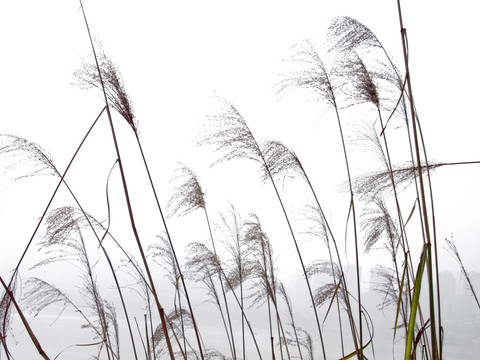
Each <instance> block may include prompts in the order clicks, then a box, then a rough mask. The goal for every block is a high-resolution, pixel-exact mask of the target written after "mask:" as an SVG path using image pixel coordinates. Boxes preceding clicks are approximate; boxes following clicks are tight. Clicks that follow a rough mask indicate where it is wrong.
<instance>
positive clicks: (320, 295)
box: [306, 260, 347, 307]
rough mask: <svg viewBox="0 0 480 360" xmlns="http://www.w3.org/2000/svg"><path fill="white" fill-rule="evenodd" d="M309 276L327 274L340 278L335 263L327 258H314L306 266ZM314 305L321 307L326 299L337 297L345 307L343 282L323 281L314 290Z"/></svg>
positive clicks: (330, 276)
mask: <svg viewBox="0 0 480 360" xmlns="http://www.w3.org/2000/svg"><path fill="white" fill-rule="evenodd" d="M306 270H307V276H308V277H309V278H311V277H313V276H315V275H317V276H318V275H327V276H328V278H332V279H341V272H340V269H339V267H338V265H337V264H335V263H331V262H330V261H327V260H314V261H313V262H312V263H311V264H309V265H308V266H307V268H306ZM314 296H315V306H318V307H321V306H322V305H323V304H324V303H325V302H326V301H330V302H332V301H333V300H334V299H336V298H337V299H338V300H339V302H340V303H342V304H343V305H344V306H345V307H346V306H347V302H346V297H345V290H344V289H343V282H338V283H335V282H330V279H329V280H328V282H324V283H323V285H321V286H319V287H318V288H317V289H316V290H315V294H314Z"/></svg>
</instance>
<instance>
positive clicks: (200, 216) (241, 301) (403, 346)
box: [0, 1, 480, 360]
mask: <svg viewBox="0 0 480 360" xmlns="http://www.w3.org/2000/svg"><path fill="white" fill-rule="evenodd" d="M80 8H81V11H82V13H83V17H84V20H85V25H86V29H87V35H88V40H89V42H90V44H91V49H92V53H93V61H92V62H84V63H83V64H82V66H81V67H80V68H79V69H78V70H77V71H76V72H75V76H76V78H77V83H78V85H79V87H81V88H85V89H90V88H93V89H96V90H97V95H101V98H102V105H101V106H100V108H99V109H92V114H98V115H97V116H96V117H95V120H94V121H93V122H92V125H91V126H90V128H89V129H88V131H87V133H86V135H85V137H84V138H83V140H82V141H81V143H80V144H79V146H78V148H77V149H76V151H75V152H74V154H73V156H72V157H71V160H70V161H69V163H68V165H67V167H66V168H65V170H64V172H63V173H62V172H60V170H58V169H59V168H57V166H56V165H55V163H54V160H53V159H52V157H51V156H50V155H49V154H48V152H47V151H45V150H44V149H43V148H42V147H40V146H39V145H37V144H35V143H33V142H31V141H29V140H26V139H23V138H21V137H18V136H14V135H1V137H0V141H1V142H0V159H1V160H2V168H1V169H0V175H1V176H2V177H3V178H6V179H9V181H10V182H12V183H15V182H19V181H23V180H24V179H26V178H36V177H38V176H39V175H48V176H54V177H55V178H56V179H57V181H58V183H57V186H56V188H55V190H54V191H53V193H52V195H51V198H50V200H49V201H48V203H47V204H46V206H45V209H44V211H43V213H42V215H41V216H40V218H39V220H38V222H37V223H36V224H26V226H31V227H32V228H33V232H32V234H31V236H30V238H28V239H26V240H25V241H24V242H23V243H20V242H19V244H18V246H24V250H23V253H22V255H21V257H20V259H19V261H18V264H17V266H16V267H15V268H14V269H12V273H11V274H8V276H7V274H2V277H0V280H1V282H2V290H0V295H1V298H0V321H1V326H0V340H1V348H0V356H2V357H4V358H6V359H15V358H19V356H21V355H19V352H18V350H17V348H18V347H20V346H22V344H19V341H18V340H16V339H15V338H14V336H13V334H14V333H16V332H15V331H14V327H23V328H25V330H26V332H27V333H28V336H29V339H30V341H31V343H32V344H33V346H35V349H36V351H37V352H38V353H39V356H42V357H43V358H45V359H61V358H77V357H78V356H80V355H78V354H80V353H83V354H85V351H86V352H87V353H88V355H86V356H89V357H90V358H94V359H109V360H114V359H120V358H135V359H144V358H145V359H147V360H153V359H158V360H160V359H171V360H173V359H234V360H237V359H238V360H240V359H247V358H258V359H272V360H274V359H289V360H290V359H304V360H313V359H320V358H321V359H327V358H328V359H332V358H336V359H338V358H340V359H350V358H357V359H366V358H372V357H375V354H376V353H375V341H376V337H375V331H376V326H377V324H376V323H375V316H372V314H371V313H370V312H371V311H372V308H371V307H370V306H369V305H370V304H368V302H367V301H366V300H365V298H364V297H365V289H364V286H363V280H362V265H363V264H362V262H361V259H362V254H364V253H366V254H368V253H371V252H382V253H383V254H384V255H382V256H384V257H385V258H386V259H388V261H389V262H390V266H384V265H378V266H375V267H374V268H373V270H372V273H373V274H374V276H375V278H376V279H377V283H376V284H375V285H374V287H373V289H374V291H376V292H377V293H379V294H380V295H381V301H380V302H379V303H378V304H377V305H378V310H375V311H387V310H389V311H390V314H393V315H392V316H391V318H390V319H389V320H390V327H391V329H392V332H391V347H392V354H391V355H392V357H393V356H395V357H398V354H399V353H401V355H402V356H403V357H404V359H405V360H410V359H420V358H421V359H431V360H437V359H442V358H443V343H444V337H443V335H444V333H445V332H444V327H443V323H442V317H441V299H442V296H443V294H442V293H441V291H440V286H439V262H438V259H439V255H438V251H439V246H438V243H437V242H438V239H437V234H436V225H435V203H434V191H433V186H432V177H433V176H434V173H435V171H437V170H438V169H439V168H441V167H447V166H459V165H474V164H477V163H478V162H476V161H471V162H456V163H447V162H439V161H435V162H434V161H431V160H430V159H429V157H428V155H427V146H426V144H425V142H424V138H423V133H422V129H421V122H420V118H419V116H418V112H417V107H416V103H415V101H414V96H413V89H414V86H413V85H414V84H412V82H413V81H414V79H411V77H410V71H409V59H410V57H409V55H410V54H409V50H408V43H407V38H406V31H405V28H404V25H403V19H402V13H401V7H400V2H398V14H399V19H400V29H401V38H400V39H399V40H400V44H401V46H402V49H403V54H404V58H403V60H404V63H403V64H402V66H400V65H399V64H396V63H395V62H394V60H393V57H392V56H391V55H390V53H389V52H388V51H387V49H385V48H384V46H383V45H382V43H381V42H380V40H379V38H378V37H377V36H376V35H375V34H373V32H372V31H371V30H370V29H369V28H368V27H366V26H365V25H364V24H362V23H360V22H359V21H357V20H355V19H352V18H350V17H345V16H343V17H337V18H334V19H333V20H332V22H331V24H330V27H329V29H328V32H327V39H326V44H327V46H326V47H325V48H319V47H318V46H317V45H316V44H315V43H314V42H313V41H312V40H303V41H299V42H298V43H297V44H296V45H294V46H293V47H292V48H291V58H290V59H289V66H290V67H291V71H289V72H288V73H286V74H283V75H282V78H281V80H279V82H278V83H277V84H276V85H275V91H276V93H277V95H278V96H279V98H280V99H281V101H282V102H288V101H289V97H290V96H291V94H292V93H296V95H297V96H298V95H299V94H300V95H299V96H307V95H308V96H310V97H313V98H314V99H315V100H317V101H318V102H319V103H321V104H323V105H325V106H326V107H327V108H328V111H327V114H328V116H322V121H330V122H333V123H334V125H335V126H336V127H337V129H338V131H337V134H336V136H339V137H338V139H337V141H338V144H339V146H340V149H341V152H342V161H343V163H342V166H341V168H342V170H341V172H342V177H343V178H344V179H345V182H344V184H342V185H341V186H340V191H341V192H342V193H343V194H345V193H346V194H347V199H348V201H347V202H345V203H342V202H340V203H339V204H340V205H339V206H340V207H342V209H341V210H342V211H343V214H344V217H343V218H342V220H341V226H340V228H342V229H343V231H338V228H339V227H338V226H336V227H333V226H332V220H331V219H330V218H329V216H328V215H327V214H328V213H329V209H330V208H332V206H333V205H332V204H330V203H326V202H324V201H322V197H325V194H323V193H322V191H323V189H321V188H318V187H317V186H316V184H315V181H314V178H311V177H310V172H309V171H310V169H307V168H306V166H305V165H304V164H303V163H302V162H301V159H300V158H299V157H298V156H297V154H296V153H295V152H294V150H293V149H291V148H290V147H289V146H288V145H287V144H285V143H283V142H281V141H278V140H275V139H266V140H265V139H260V138H257V137H256V136H255V135H254V132H253V131H252V129H251V128H250V127H249V125H248V119H246V118H245V117H244V116H243V114H242V113H241V110H240V109H239V108H238V107H236V106H235V105H234V104H233V102H231V101H230V100H228V99H226V98H224V97H223V96H222V95H220V94H218V93H214V95H213V96H212V101H213V102H214V104H215V110H214V112H213V113H211V114H207V115H206V116H205V118H204V119H203V121H202V131H201V132H199V133H198V134H197V137H196V138H195V139H192V141H194V142H195V144H196V145H197V146H199V147H202V148H207V149H209V150H212V153H213V154H214V156H215V160H213V162H212V164H211V166H212V167H215V168H217V169H220V170H219V171H222V167H224V168H225V167H226V166H227V163H231V164H233V166H231V167H229V168H228V169H233V171H236V165H235V164H238V163H241V162H243V163H242V164H245V163H247V164H248V163H249V162H251V163H252V164H254V165H256V166H257V168H258V171H259V175H258V177H259V182H260V183H262V184H264V185H265V187H264V188H263V190H262V191H263V192H264V193H265V195H266V196H270V200H271V204H270V205H269V207H270V209H272V210H271V211H272V212H278V213H280V216H281V217H279V218H278V219H277V220H276V222H275V227H276V228H278V229H281V231H280V232H278V233H277V232H275V234H274V235H270V233H269V230H268V229H267V228H266V227H264V226H263V218H262V216H260V215H259V214H257V213H255V206H254V204H252V210H251V211H246V212H244V211H243V210H240V209H239V207H237V206H236V205H235V204H228V205H227V207H226V208H227V210H224V209H216V208H215V207H214V206H211V203H210V198H209V195H210V192H211V193H214V192H215V189H208V190H209V191H208V192H207V190H206V189H204V187H203V184H202V181H201V180H202V179H201V177H200V176H198V175H197V172H196V169H194V166H197V165H198V164H192V167H189V166H187V165H185V164H183V163H179V165H178V169H177V171H176V173H174V174H172V181H171V188H169V189H164V188H161V189H158V188H157V186H156V182H155V177H154V175H155V173H154V172H153V171H151V169H150V165H151V164H152V162H151V161H152V160H149V161H147V156H149V154H148V153H147V150H146V149H144V147H143V142H142V138H141V134H140V131H139V127H140V122H139V120H138V119H137V117H136V115H135V113H134V107H133V103H132V99H131V98H130V96H129V95H128V93H127V90H126V84H125V83H124V81H123V78H122V76H121V73H120V70H119V68H118V67H117V66H116V65H115V63H114V62H113V61H112V60H111V59H110V58H109V57H108V56H107V55H106V54H105V51H104V50H103V48H102V46H101V44H99V43H95V42H94V41H93V40H92V37H91V35H90V29H89V23H88V20H87V15H86V13H85V12H84V8H83V3H82V2H81V1H80ZM400 68H403V70H400ZM306 94H307V95H306ZM352 112H353V113H354V114H356V115H358V117H360V116H361V117H362V118H363V119H365V120H364V121H363V122H361V121H358V122H357V123H356V124H355V125H352V124H351V123H350V122H349V121H351V119H350V116H347V114H352ZM102 121H103V122H104V123H106V124H105V125H108V128H109V132H108V133H105V134H103V137H104V144H103V145H104V146H105V147H107V146H109V147H111V148H112V153H113V154H114V156H113V158H112V159H111V164H110V166H111V167H110V168H109V172H108V175H106V176H105V177H104V179H103V181H104V183H102V186H104V187H105V195H104V199H103V202H104V208H105V209H106V215H104V216H103V217H102V220H99V219H98V218H96V217H95V216H94V215H93V214H94V213H95V214H99V213H101V211H99V212H97V211H96V209H90V208H88V205H86V204H87V203H88V200H87V199H85V197H84V196H79V195H78V194H79V193H80V190H78V189H76V188H74V187H73V186H71V185H70V180H69V178H68V174H69V172H70V171H71V169H72V168H75V167H76V162H77V156H78V155H81V154H82V152H83V151H84V150H83V149H84V145H85V143H86V141H87V140H89V138H90V137H91V136H92V135H91V134H92V133H93V132H94V131H99V130H98V128H99V126H100V125H99V124H100V123H101V122H102ZM125 128H126V129H128V130H130V131H129V132H121V130H120V131H119V130H118V129H125ZM352 129H353V131H348V130H352ZM347 132H349V133H353V134H354V137H353V138H352V137H349V136H347ZM120 133H121V136H120ZM332 137H333V135H332ZM392 138H394V139H395V140H394V141H392ZM131 144H133V145H134V147H133V148H135V149H136V150H135V151H136V152H135V153H133V154H132V153H127V151H126V149H127V148H128V149H131V148H132V146H131ZM397 144H401V145H400V146H398V145H397ZM353 147H357V148H361V149H362V151H364V152H366V153H368V154H369V156H370V157H371V158H373V159H375V161H376V164H377V165H378V166H377V168H376V169H375V170H373V171H363V172H361V173H359V174H358V173H357V172H356V171H353V169H354V166H353V163H354V162H355V157H354V156H352V155H353V152H352V148H353ZM150 155H151V156H153V158H154V159H155V160H154V161H158V158H159V157H164V156H170V155H171V154H156V155H157V156H158V157H157V156H155V155H154V154H150ZM126 158H128V161H125V160H124V159H126ZM132 158H134V160H133V161H132ZM356 166H357V165H355V167H356ZM239 168H240V166H239ZM210 171H212V170H210ZM322 171H323V172H324V173H325V176H328V175H329V174H330V173H333V172H334V171H338V167H337V168H335V169H322ZM220 173H221V172H220ZM140 174H142V175H140ZM241 176H243V175H242V174H238V177H241ZM138 177H140V178H141V177H143V178H144V179H145V183H144V184H142V185H141V189H140V190H139V189H136V188H135V187H134V186H132V185H131V184H137V182H136V178H138ZM9 186H15V184H11V185H9ZM115 186H116V187H117V190H118V188H119V187H120V188H121V192H118V191H114V190H112V187H115ZM291 189H293V190H291ZM295 189H297V190H298V189H302V190H301V191H302V194H303V195H302V196H304V199H305V200H303V198H300V196H297V193H295ZM64 190H65V191H64ZM62 191H64V193H63V195H65V196H64V197H60V195H59V194H60V193H61V192H62ZM236 191H245V189H237V190H236ZM140 192H143V193H148V194H149V195H147V197H148V198H150V199H151V201H152V203H154V207H153V208H154V210H153V211H154V212H155V215H154V216H155V217H154V216H153V215H152V214H151V213H148V215H144V213H143V212H142V211H141V207H142V205H141V204H140V203H137V202H136V197H135V196H136V195H138V194H139V193H140ZM207 193H208V194H207ZM162 197H167V198H169V199H170V200H169V201H167V202H165V203H164V204H162V200H161V199H162ZM297 198H300V199H297ZM292 200H300V201H302V202H303V208H302V209H300V210H298V211H296V212H295V211H293V210H292V208H291V206H290V205H289V204H290V202H294V201H292ZM335 206H338V204H335ZM87 209H88V210H87ZM119 209H121V210H119ZM120 211H124V212H125V217H124V219H125V220H124V222H125V223H126V224H127V226H125V227H124V228H123V229H127V230H122V231H119V232H116V231H115V230H116V228H112V226H111V225H112V222H115V220H116V219H115V218H116V217H119V216H120V215H119V212H120ZM193 218H194V219H195V221H191V219H193ZM298 218H300V219H301V221H299V220H298ZM174 221H176V222H178V223H180V224H182V225H181V226H183V227H185V228H188V230H189V236H190V237H191V238H190V239H189V243H188V245H187V246H186V248H185V249H179V248H178V247H179V242H176V234H175V231H172V228H171V227H170V224H171V223H172V222H174ZM335 221H337V222H338V220H335ZM146 222H150V223H153V224H154V225H155V227H156V229H157V230H156V232H157V236H156V237H155V238H154V239H153V241H149V240H145V238H144V237H143V232H142V225H143V224H145V223H146ZM192 223H194V224H196V226H192V225H190V224H192ZM173 228H175V227H173ZM204 234H206V235H204ZM278 234H281V235H278ZM282 234H283V235H282ZM305 236H308V237H309V239H310V244H311V246H309V247H308V249H309V250H306V249H307V247H305V246H304V242H303V239H304V238H305ZM274 237H275V238H274ZM277 237H278V238H277ZM282 237H283V238H282ZM132 244H133V246H132ZM446 244H447V246H448V250H449V251H450V253H451V254H452V255H453V257H454V259H455V260H456V261H457V262H458V264H459V265H460V268H461V271H462V274H463V275H464V276H465V278H466V280H467V282H468V286H469V290H470V291H471V293H472V295H473V296H474V297H475V300H476V303H477V305H478V307H479V309H480V305H479V302H478V299H477V296H476V292H475V288H474V285H473V283H472V282H471V281H470V277H469V273H468V272H467V270H466V269H465V267H464V265H463V263H462V259H461V257H460V253H459V252H458V249H457V248H456V246H455V244H454V242H453V240H447V242H446ZM280 245H282V246H280ZM287 247H289V248H290V249H293V250H292V253H291V256H290V257H289V266H291V267H292V269H299V276H298V277H297V281H298V284H297V285H296V288H295V285H292V284H285V283H284V281H283V279H284V277H283V276H282V273H283V274H284V273H286V272H288V271H290V270H291V269H290V268H289V269H284V268H282V267H280V266H279V265H278V255H277V251H278V250H277V249H279V248H282V249H284V248H287ZM311 249H313V250H311ZM347 252H348V253H352V254H354V265H353V268H354V270H353V272H352V270H351V269H350V270H349V260H350V259H349V258H348V256H347V254H346V253H347ZM31 254H32V255H31ZM33 254H35V255H36V256H34V257H33ZM28 256H32V257H33V258H35V259H36V261H35V262H34V263H33V264H32V265H31V266H30V268H26V266H25V264H24V259H25V258H26V257H28ZM52 273H53V274H55V273H56V274H57V276H56V278H55V277H53V278H52V277H51V276H49V275H51V274H52ZM23 274H26V275H27V276H26V277H25V278H23ZM352 274H353V275H352ZM163 278H166V280H165V279H163ZM299 279H300V280H299ZM112 289H113V290H112ZM119 307H121V311H120V310H118V308H119ZM48 311H50V312H52V311H56V315H55V316H54V319H53V322H52V325H51V326H52V332H51V335H49V334H43V333H41V334H38V333H36V329H35V326H32V324H33V325H34V324H35V323H36V319H37V318H38V317H41V316H42V315H44V314H46V313H47V312H48ZM69 316H70V317H72V318H74V319H75V320H76V321H77V320H78V324H79V329H80V330H81V336H79V338H81V339H79V340H78V341H77V340H66V341H64V340H63V339H62V338H61V337H60V336H59V335H57V334H55V335H53V334H54V330H53V329H54V327H55V324H56V323H57V322H59V321H61V319H62V318H63V317H69ZM16 319H20V321H21V324H20V323H19V322H18V321H14V320H16ZM80 330H79V331H80ZM212 333H213V334H214V335H212ZM46 336H55V337H56V336H59V338H58V344H59V346H58V347H57V348H55V349H54V350H53V349H49V348H44V347H43V346H42V341H43V340H44V339H45V338H46ZM21 341H25V340H24V339H23V338H22V340H21ZM218 343H221V344H223V345H220V346H217V345H216V344H218ZM332 344H333V345H332ZM77 351H78V352H77ZM82 351H83V352H82Z"/></svg>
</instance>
